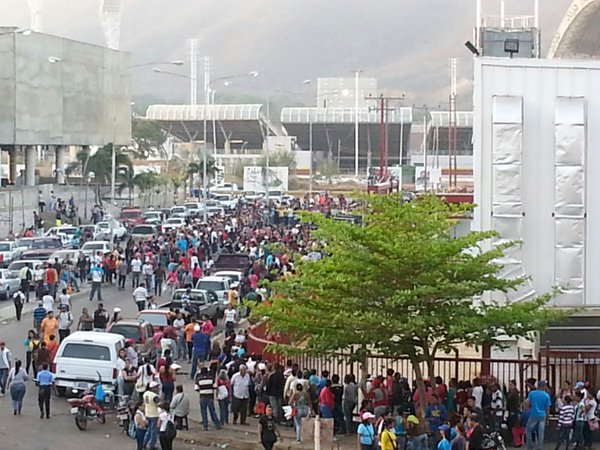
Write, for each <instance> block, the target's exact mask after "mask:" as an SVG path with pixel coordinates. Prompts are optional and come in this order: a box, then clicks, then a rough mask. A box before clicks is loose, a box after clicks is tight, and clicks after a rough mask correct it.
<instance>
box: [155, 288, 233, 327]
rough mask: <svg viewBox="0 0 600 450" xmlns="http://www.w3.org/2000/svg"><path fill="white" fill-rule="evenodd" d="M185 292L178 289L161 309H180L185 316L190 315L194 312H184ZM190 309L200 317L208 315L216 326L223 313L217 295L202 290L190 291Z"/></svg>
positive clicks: (160, 306)
mask: <svg viewBox="0 0 600 450" xmlns="http://www.w3.org/2000/svg"><path fill="white" fill-rule="evenodd" d="M185 291H186V290H185V289H177V290H176V291H175V292H173V297H172V298H171V301H170V302H168V303H163V304H162V305H159V309H179V310H180V311H181V312H182V313H184V314H185V313H187V314H190V313H191V312H192V311H189V310H184V309H183V303H182V301H181V298H182V297H183V294H185ZM190 307H191V309H193V312H194V313H195V314H196V316H198V317H201V316H202V315H203V314H206V315H207V316H208V317H209V318H210V320H211V321H212V323H213V325H215V326H216V325H217V320H218V319H219V318H221V315H222V312H223V311H222V307H221V305H220V304H219V302H218V298H217V295H216V294H215V293H214V292H210V291H204V290H202V289H192V290H191V291H190Z"/></svg>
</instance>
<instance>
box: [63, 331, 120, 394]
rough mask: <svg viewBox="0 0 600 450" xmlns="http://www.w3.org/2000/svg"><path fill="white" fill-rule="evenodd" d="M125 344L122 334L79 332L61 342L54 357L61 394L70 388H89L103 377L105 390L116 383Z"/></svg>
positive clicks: (110, 388) (111, 389) (112, 388)
mask: <svg viewBox="0 0 600 450" xmlns="http://www.w3.org/2000/svg"><path fill="white" fill-rule="evenodd" d="M123 347H125V338H124V337H123V336H121V335H120V334H114V333H100V332H95V331H76V332H75V333H72V334H71V335H69V336H67V337H66V338H65V339H64V340H63V341H62V342H61V343H60V347H59V349H58V353H57V354H56V359H55V360H54V362H55V364H56V387H57V391H58V393H59V395H64V394H65V393H66V392H67V390H72V389H77V390H86V389H89V388H90V387H91V386H92V385H93V384H95V383H97V382H98V381H99V379H100V381H101V382H102V385H103V387H104V390H105V391H113V390H114V387H115V385H116V382H117V375H118V371H117V358H118V357H119V350H120V349H121V348H123Z"/></svg>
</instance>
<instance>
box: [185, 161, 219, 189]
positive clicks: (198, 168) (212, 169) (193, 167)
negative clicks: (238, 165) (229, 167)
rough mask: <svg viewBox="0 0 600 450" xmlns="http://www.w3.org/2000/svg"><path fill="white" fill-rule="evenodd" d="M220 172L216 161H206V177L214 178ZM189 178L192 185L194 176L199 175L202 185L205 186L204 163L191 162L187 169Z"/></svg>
mask: <svg viewBox="0 0 600 450" xmlns="http://www.w3.org/2000/svg"><path fill="white" fill-rule="evenodd" d="M218 172H219V168H218V167H217V166H216V164H215V160H214V159H212V158H208V159H207V160H206V177H207V178H208V179H210V178H213V177H214V176H215V175H216V174H217V173H218ZM186 174H187V177H188V178H189V180H190V185H191V184H192V182H193V178H194V175H196V174H197V175H198V176H199V178H200V181H201V183H202V184H204V180H203V177H204V161H196V162H191V163H189V164H188V165H187V168H186Z"/></svg>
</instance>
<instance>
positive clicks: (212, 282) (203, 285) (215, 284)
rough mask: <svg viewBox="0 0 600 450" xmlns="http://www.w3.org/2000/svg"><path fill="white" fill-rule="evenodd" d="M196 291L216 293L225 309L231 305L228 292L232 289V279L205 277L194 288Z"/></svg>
mask: <svg viewBox="0 0 600 450" xmlns="http://www.w3.org/2000/svg"><path fill="white" fill-rule="evenodd" d="M194 287H195V288H196V289H201V290H203V291H209V292H210V291H212V292H214V293H215V294H216V295H217V297H218V299H219V303H220V305H221V306H222V307H225V306H226V305H227V303H229V299H228V298H227V292H228V291H229V289H230V287H231V279H230V278H228V277H204V278H200V279H199V280H198V282H197V283H196V286H194Z"/></svg>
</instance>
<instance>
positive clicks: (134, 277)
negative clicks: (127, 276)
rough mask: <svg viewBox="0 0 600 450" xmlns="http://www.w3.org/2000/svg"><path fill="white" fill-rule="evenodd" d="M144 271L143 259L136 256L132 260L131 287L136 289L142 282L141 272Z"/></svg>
mask: <svg viewBox="0 0 600 450" xmlns="http://www.w3.org/2000/svg"><path fill="white" fill-rule="evenodd" d="M141 273H142V260H141V259H140V258H139V257H138V256H136V257H135V258H133V259H132V260H131V289H135V288H136V287H138V286H139V284H140V274H141Z"/></svg>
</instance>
